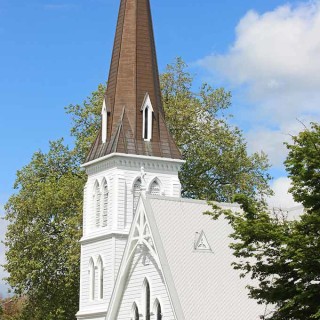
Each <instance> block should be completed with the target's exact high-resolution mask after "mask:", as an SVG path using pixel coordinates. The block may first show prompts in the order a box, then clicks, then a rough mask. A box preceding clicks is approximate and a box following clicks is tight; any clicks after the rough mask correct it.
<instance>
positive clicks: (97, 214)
mask: <svg viewBox="0 0 320 320" xmlns="http://www.w3.org/2000/svg"><path fill="white" fill-rule="evenodd" d="M100 202H101V193H100V187H99V183H98V182H97V183H96V184H95V187H94V196H93V207H94V211H95V225H96V227H100V220H101V208H100V206H101V204H100Z"/></svg>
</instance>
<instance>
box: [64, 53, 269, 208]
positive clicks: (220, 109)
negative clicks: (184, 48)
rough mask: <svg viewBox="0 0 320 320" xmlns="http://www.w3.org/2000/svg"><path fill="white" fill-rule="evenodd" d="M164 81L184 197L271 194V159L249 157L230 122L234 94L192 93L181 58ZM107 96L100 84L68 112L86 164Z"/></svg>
mask: <svg viewBox="0 0 320 320" xmlns="http://www.w3.org/2000/svg"><path fill="white" fill-rule="evenodd" d="M160 80H161V90H162V97H163V104H164V110H165V116H166V122H167V124H168V127H169V130H170V132H171V133H172V135H173V137H174V139H175V141H176V143H177V145H178V147H179V148H180V150H181V152H182V154H183V157H184V159H185V160H186V164H185V165H184V166H183V167H182V170H181V172H180V180H181V183H182V187H183V195H184V196H186V197H191V198H195V199H208V200H216V201H224V202H225V201H231V200H232V196H233V195H234V194H235V193H239V192H241V193H243V194H246V195H248V196H250V197H260V198H263V197H264V196H266V195H269V194H270V193H271V190H270V188H269V186H268V182H269V180H270V175H269V174H268V169H269V163H268V159H267V156H266V155H265V154H264V153H261V154H259V153H254V154H253V155H248V153H247V145H246V142H245V140H244V138H243V136H242V133H241V131H240V130H239V129H238V128H237V127H234V126H231V125H230V124H229V122H228V120H229V116H228V115H227V114H226V112H227V111H228V108H229V107H230V105H231V94H230V92H226V91H225V90H224V89H221V88H219V89H214V88H212V87H210V86H209V85H208V84H203V85H202V86H201V88H200V90H199V91H198V92H193V91H192V87H193V82H194V78H193V77H192V75H191V74H190V73H189V72H188V71H187V65H186V64H185V63H184V62H183V60H182V59H181V58H177V60H176V61H175V63H174V64H171V65H168V66H167V69H166V71H165V72H164V73H163V74H162V75H161V77H160ZM104 92H105V87H104V86H103V85H100V86H99V88H98V90H97V91H96V92H94V93H93V94H92V96H91V97H90V98H88V100H87V101H85V102H84V103H83V105H70V106H68V107H67V108H66V111H67V113H68V114H70V115H71V116H72V120H73V124H74V125H73V127H72V129H71V133H72V135H73V136H74V137H75V138H76V149H77V152H78V153H79V154H80V158H81V159H82V161H84V157H85V155H86V154H87V152H88V149H89V148H90V147H91V144H92V142H93V141H94V138H95V136H96V133H97V131H98V128H99V126H100V114H101V106H102V102H103V97H104Z"/></svg>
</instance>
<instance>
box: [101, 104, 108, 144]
mask: <svg viewBox="0 0 320 320" xmlns="http://www.w3.org/2000/svg"><path fill="white" fill-rule="evenodd" d="M101 117H102V129H101V130H102V135H101V138H102V143H106V142H107V132H108V110H107V103H106V99H105V98H104V99H103V104H102V110H101Z"/></svg>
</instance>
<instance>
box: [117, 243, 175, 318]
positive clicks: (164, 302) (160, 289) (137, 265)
mask: <svg viewBox="0 0 320 320" xmlns="http://www.w3.org/2000/svg"><path fill="white" fill-rule="evenodd" d="M145 257H147V259H148V260H149V262H148V264H147V265H145V263H144V260H145ZM146 278H147V279H148V281H149V285H150V294H151V312H154V310H153V307H154V302H155V301H156V299H158V300H159V301H160V304H161V308H162V314H163V317H162V319H163V320H175V317H174V313H173V310H172V306H171V302H170V298H169V295H168V292H167V289H166V285H165V282H164V279H163V276H162V272H161V271H160V270H159V268H158V267H157V264H156V263H155V261H154V260H153V258H152V257H151V256H150V255H149V254H148V253H147V251H146V250H145V249H143V250H142V251H139V250H137V252H136V254H135V256H134V258H133V261H132V264H131V268H130V271H129V276H128V280H127V285H126V288H125V290H124V294H123V297H122V301H121V305H120V309H119V313H118V317H117V320H127V319H131V317H132V314H131V312H132V306H133V303H136V304H137V306H138V309H139V313H140V314H143V315H144V302H143V283H144V280H145V279H146ZM143 319H144V318H143Z"/></svg>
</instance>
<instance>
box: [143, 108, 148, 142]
mask: <svg viewBox="0 0 320 320" xmlns="http://www.w3.org/2000/svg"><path fill="white" fill-rule="evenodd" d="M143 120H144V132H143V139H145V140H148V139H149V107H148V106H147V107H146V108H145V109H144V112H143Z"/></svg>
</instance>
